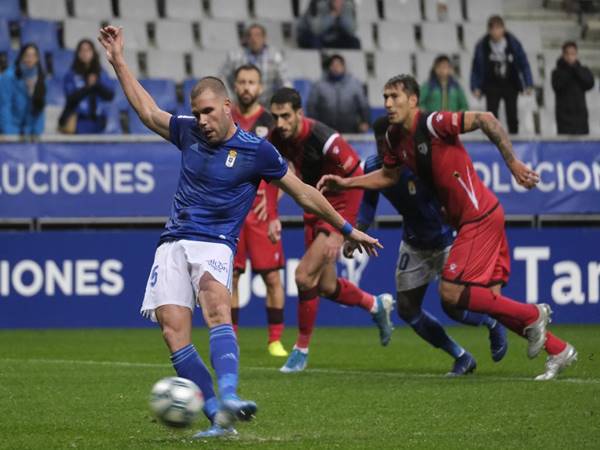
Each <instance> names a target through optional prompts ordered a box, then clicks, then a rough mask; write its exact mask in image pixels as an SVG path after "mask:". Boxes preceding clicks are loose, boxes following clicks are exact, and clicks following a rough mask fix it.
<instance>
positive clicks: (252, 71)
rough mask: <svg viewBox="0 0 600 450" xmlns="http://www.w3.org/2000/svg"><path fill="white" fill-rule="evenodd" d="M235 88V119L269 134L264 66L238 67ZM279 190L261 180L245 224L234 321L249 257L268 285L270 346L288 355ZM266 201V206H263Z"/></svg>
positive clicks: (235, 283)
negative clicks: (262, 100)
mask: <svg viewBox="0 0 600 450" xmlns="http://www.w3.org/2000/svg"><path fill="white" fill-rule="evenodd" d="M234 91H235V96H236V98H237V104H236V105H235V107H234V108H233V109H232V111H231V113H232V116H233V120H234V122H236V123H237V124H238V126H239V127H240V128H242V129H243V130H246V131H251V132H253V133H254V134H256V135H257V136H258V137H266V136H267V135H268V134H269V131H270V130H271V128H272V127H273V117H272V116H271V114H270V113H269V112H268V111H267V110H265V108H264V107H263V106H262V105H261V104H260V103H258V99H259V97H260V95H261V94H262V91H263V87H262V80H261V73H260V69H259V68H258V67H256V66H254V65H252V64H247V65H243V66H240V67H238V68H237V69H236V71H235V74H234ZM278 192H279V190H278V189H277V186H275V185H274V184H270V183H266V182H265V181H264V180H263V181H261V183H260V185H259V186H258V191H257V195H256V198H255V199H254V203H253V204H252V210H251V211H250V212H249V213H248V216H247V217H246V220H245V221H244V225H243V226H242V230H241V232H240V240H239V242H238V246H237V253H236V254H235V259H234V262H233V294H232V298H231V321H232V322H233V327H234V329H235V331H236V332H237V326H238V321H239V316H240V307H239V296H238V282H239V279H240V275H241V274H242V273H244V271H245V270H246V259H247V258H248V257H249V258H250V263H251V264H252V271H253V272H255V273H260V275H261V277H262V279H263V281H264V283H265V286H266V288H267V298H266V310H267V324H268V329H269V338H268V342H267V350H268V351H269V353H270V354H271V355H272V356H280V357H285V356H287V355H288V353H287V352H286V351H285V349H284V348H283V345H282V344H281V335H282V333H283V327H284V322H283V306H284V301H285V296H284V293H283V286H282V284H281V276H280V275H279V269H281V268H282V267H283V266H284V257H283V246H282V245H281V222H280V221H279V217H278V214H277V194H278ZM265 203H266V207H263V205H264V204H265Z"/></svg>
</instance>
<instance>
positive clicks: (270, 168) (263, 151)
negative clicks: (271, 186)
mask: <svg viewBox="0 0 600 450" xmlns="http://www.w3.org/2000/svg"><path fill="white" fill-rule="evenodd" d="M256 170H257V174H258V176H260V177H261V178H262V179H263V180H265V181H266V182H270V181H272V180H280V179H281V178H283V176H284V175H285V174H286V173H287V171H288V165H287V162H286V161H285V159H283V156H281V154H280V153H279V151H277V149H276V148H275V147H273V144H271V143H270V142H268V141H266V140H263V141H262V142H261V143H260V145H259V147H258V150H257V152H256Z"/></svg>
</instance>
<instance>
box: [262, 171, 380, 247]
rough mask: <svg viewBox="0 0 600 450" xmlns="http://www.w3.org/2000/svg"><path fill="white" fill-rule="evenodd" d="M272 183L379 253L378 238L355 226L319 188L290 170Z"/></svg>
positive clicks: (303, 206) (352, 239)
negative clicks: (334, 206)
mask: <svg viewBox="0 0 600 450" xmlns="http://www.w3.org/2000/svg"><path fill="white" fill-rule="evenodd" d="M272 183H273V184H275V185H277V186H279V187H280V188H281V189H282V190H283V191H285V193H286V194H288V195H290V196H291V197H292V198H293V199H294V200H295V201H296V203H298V204H299V205H300V206H301V207H302V208H303V209H304V210H305V211H308V212H311V213H313V214H316V215H317V216H319V217H321V218H322V219H323V220H326V221H327V222H329V223H330V224H331V225H333V226H334V227H336V228H337V229H338V230H340V231H341V232H342V234H344V236H345V238H346V239H348V240H349V241H352V242H354V243H355V244H357V247H359V248H363V249H364V250H365V251H366V252H367V253H368V254H369V255H377V248H383V246H382V245H381V244H380V243H379V241H378V240H377V239H374V238H372V237H370V236H368V235H367V234H365V233H363V232H361V231H359V230H357V229H355V228H353V227H352V226H351V225H350V224H349V223H348V222H346V220H345V219H344V218H343V217H342V216H341V215H340V214H339V213H338V212H337V211H336V210H335V209H334V208H333V206H331V204H330V203H329V202H328V201H327V199H326V198H325V197H323V195H322V194H321V193H320V192H319V191H318V190H316V189H315V188H314V187H312V186H310V185H308V184H306V183H303V182H302V181H301V180H300V179H299V178H298V177H296V176H295V175H294V174H293V173H292V172H291V171H290V170H288V171H287V173H286V174H285V175H284V176H283V177H282V178H281V179H280V180H273V181H272Z"/></svg>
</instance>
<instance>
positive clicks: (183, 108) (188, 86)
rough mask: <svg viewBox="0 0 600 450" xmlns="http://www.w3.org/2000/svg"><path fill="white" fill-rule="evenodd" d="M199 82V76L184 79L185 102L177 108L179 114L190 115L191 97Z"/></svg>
mask: <svg viewBox="0 0 600 450" xmlns="http://www.w3.org/2000/svg"><path fill="white" fill-rule="evenodd" d="M197 82H198V79H197V78H188V79H186V80H183V85H182V87H183V104H180V105H179V106H178V108H177V114H184V115H190V114H191V113H192V110H191V108H190V97H191V94H192V89H193V88H194V86H196V83H197Z"/></svg>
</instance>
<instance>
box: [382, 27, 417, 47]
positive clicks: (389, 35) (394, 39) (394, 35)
mask: <svg viewBox="0 0 600 450" xmlns="http://www.w3.org/2000/svg"><path fill="white" fill-rule="evenodd" d="M378 28H379V48H380V49H382V50H414V49H415V47H416V46H417V44H416V41H415V30H414V27H413V25H412V24H408V23H394V22H380V23H379V25H378Z"/></svg>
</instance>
